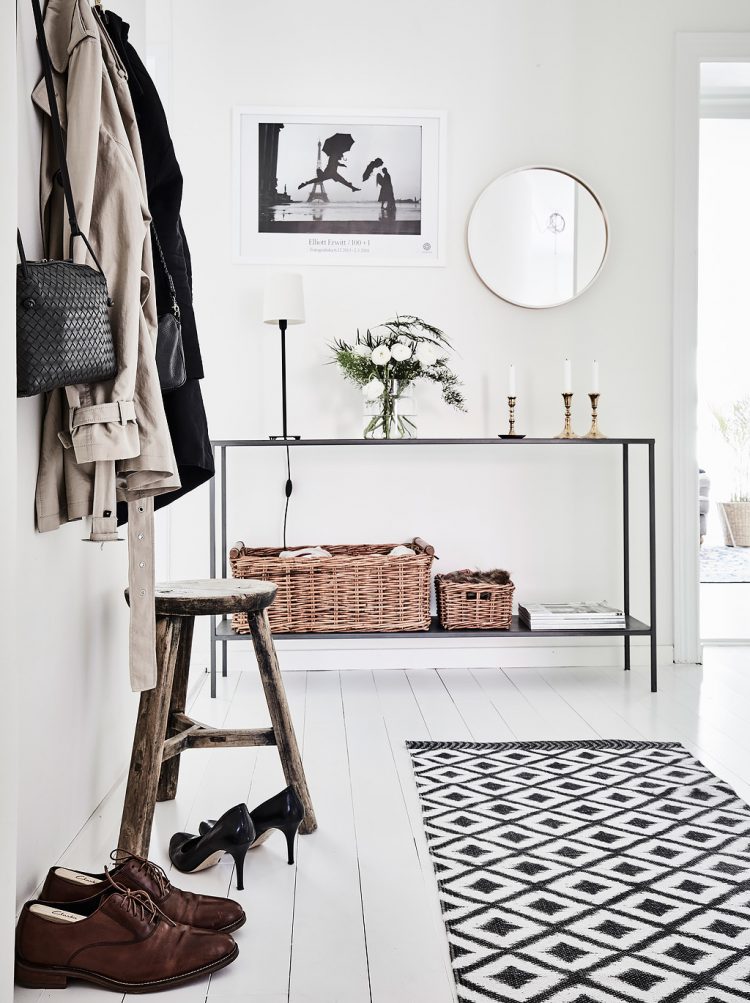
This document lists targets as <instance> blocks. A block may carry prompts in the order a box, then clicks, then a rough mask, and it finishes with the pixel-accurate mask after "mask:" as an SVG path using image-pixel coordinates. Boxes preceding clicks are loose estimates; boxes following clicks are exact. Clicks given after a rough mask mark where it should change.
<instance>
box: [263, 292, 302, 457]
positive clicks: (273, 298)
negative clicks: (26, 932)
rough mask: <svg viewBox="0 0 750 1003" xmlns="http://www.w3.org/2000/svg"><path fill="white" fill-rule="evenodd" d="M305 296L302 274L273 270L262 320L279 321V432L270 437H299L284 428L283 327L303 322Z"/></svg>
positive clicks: (271, 322)
mask: <svg viewBox="0 0 750 1003" xmlns="http://www.w3.org/2000/svg"><path fill="white" fill-rule="evenodd" d="M304 322H305V296H304V292H303V290H302V276H301V275H299V274H298V273H297V272H276V273H274V274H273V275H269V277H268V279H267V280H266V288H265V292H264V295H263V323H264V324H278V325H279V331H281V413H282V434H281V435H270V436H269V439H299V438H300V436H298V435H288V434H287V427H286V329H287V325H288V324H304Z"/></svg>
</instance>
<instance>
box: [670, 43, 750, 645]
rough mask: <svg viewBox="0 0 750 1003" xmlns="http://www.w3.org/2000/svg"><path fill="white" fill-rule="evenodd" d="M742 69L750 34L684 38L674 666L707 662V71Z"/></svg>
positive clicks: (680, 55) (678, 133)
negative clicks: (701, 285) (703, 635)
mask: <svg viewBox="0 0 750 1003" xmlns="http://www.w3.org/2000/svg"><path fill="white" fill-rule="evenodd" d="M735 61H736V62H750V32H736V33H732V34H724V33H721V34H719V33H711V34H708V33H706V34H703V33H701V34H698V33H681V32H680V33H678V34H677V37H676V50H675V201H674V211H675V222H674V248H675V250H674V310H673V332H672V346H673V347H672V351H673V384H672V391H673V392H672V398H673V428H674V433H673V435H674V441H673V456H674V462H673V471H672V475H673V479H672V487H673V497H674V531H673V545H674V561H673V569H674V660H675V662H700V661H701V657H702V656H701V644H700V618H699V610H700V603H699V598H700V588H699V558H698V555H699V543H698V539H699V526H698V469H697V464H696V441H697V427H696V426H697V416H698V388H697V378H696V376H697V373H696V370H697V353H698V158H699V131H700V65H701V63H705V62H715V63H720V62H735Z"/></svg>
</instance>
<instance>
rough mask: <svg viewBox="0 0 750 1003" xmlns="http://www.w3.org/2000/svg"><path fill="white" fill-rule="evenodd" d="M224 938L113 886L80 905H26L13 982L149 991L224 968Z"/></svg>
mask: <svg viewBox="0 0 750 1003" xmlns="http://www.w3.org/2000/svg"><path fill="white" fill-rule="evenodd" d="M238 953H239V948H238V947H237V945H236V944H235V942H234V940H233V938H232V937H230V936H229V934H228V933H214V932H212V931H210V930H196V929H193V927H189V926H183V925H182V924H181V923H175V922H173V921H172V920H171V919H168V918H167V917H166V916H164V915H163V913H161V912H160V911H159V907H158V906H157V905H155V904H154V903H153V902H152V901H151V899H150V898H149V897H148V895H147V894H146V893H145V892H143V891H131V890H129V889H126V888H124V887H122V888H114V889H112V891H111V892H108V893H106V894H104V895H96V896H94V897H93V898H90V899H85V900H84V901H82V902H75V903H64V902H63V903H59V904H51V903H48V902H39V901H34V902H27V903H26V904H25V905H24V907H23V909H22V910H21V915H20V917H19V920H18V925H17V927H16V972H15V974H16V982H17V984H18V985H20V986H26V987H28V988H31V989H64V988H65V987H66V986H67V984H68V980H69V979H80V980H82V981H84V982H93V983H94V984H95V985H98V986H104V987H105V988H106V989H114V990H116V991H117V992H120V993H149V992H157V991H158V990H161V989H170V988H172V986H177V985H180V984H181V983H183V982H188V981H189V980H190V979H194V978H198V977H199V976H202V975H207V974H208V973H209V972H215V971H218V970H219V969H220V968H224V967H225V966H226V965H229V964H231V962H232V961H234V959H235V958H236V957H237V955H238Z"/></svg>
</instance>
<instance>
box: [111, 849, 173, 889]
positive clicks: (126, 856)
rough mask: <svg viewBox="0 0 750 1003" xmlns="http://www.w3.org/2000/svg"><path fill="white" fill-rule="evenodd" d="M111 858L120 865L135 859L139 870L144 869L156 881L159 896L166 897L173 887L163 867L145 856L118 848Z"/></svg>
mask: <svg viewBox="0 0 750 1003" xmlns="http://www.w3.org/2000/svg"><path fill="white" fill-rule="evenodd" d="M109 858H110V860H111V861H112V862H113V863H115V864H117V866H118V867H119V866H121V865H122V864H127V862H128V861H129V860H133V861H135V865H136V867H137V868H138V870H140V871H143V873H144V874H146V875H147V877H149V878H151V880H152V881H154V882H155V883H156V887H157V888H158V889H159V898H164V896H165V895H166V894H167V892H168V891H169V890H170V888H171V887H172V885H171V884H170V881H169V878H168V877H167V874H166V871H165V870H164V868H163V867H159V865H158V864H155V863H154V862H153V861H152V860H147V859H146V858H145V857H139V856H138V854H137V853H131V852H130V850H121V849H117V850H113V851H112V852H111V853H110V855H109Z"/></svg>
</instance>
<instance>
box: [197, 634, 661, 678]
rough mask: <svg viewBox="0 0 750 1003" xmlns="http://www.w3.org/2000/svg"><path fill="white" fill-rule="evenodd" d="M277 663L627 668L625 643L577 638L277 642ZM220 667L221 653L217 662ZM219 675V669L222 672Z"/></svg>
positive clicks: (639, 653) (248, 660) (236, 646)
mask: <svg viewBox="0 0 750 1003" xmlns="http://www.w3.org/2000/svg"><path fill="white" fill-rule="evenodd" d="M228 648H229V658H228V661H229V666H230V668H241V667H242V666H243V664H245V665H247V664H252V663H253V661H254V655H253V653H252V650H251V645H250V642H249V641H247V642H245V641H232V642H231V643H230V644H229V645H228ZM276 649H277V651H278V654H279V662H280V663H281V668H282V669H283V670H284V671H288V672H294V671H314V670H317V669H322V670H326V669H328V670H330V669H335V670H340V669H365V670H372V669H459V668H473V669H481V668H494V667H496V666H502V667H503V668H516V667H524V666H528V667H530V668H547V667H553V666H578V665H580V666H587V665H601V666H621V665H622V664H623V642H622V640H621V639H620V638H617V639H615V640H614V641H607V642H604V643H602V641H599V640H597V641H595V642H593V643H589V644H581V643H580V640H579V639H575V640H574V639H573V638H571V639H570V640H567V639H565V638H562V639H561V640H560V642H559V643H556V644H554V645H552V644H549V642H546V643H545V642H544V641H542V640H541V639H540V640H539V641H536V642H535V641H533V640H527V639H525V638H524V639H520V640H519V639H514V638H509V639H508V640H507V641H505V640H498V639H497V638H491V639H490V638H486V639H481V638H477V639H476V640H473V639H472V640H470V641H467V640H466V639H463V638H461V639H458V638H456V639H453V638H445V639H442V638H441V639H440V640H430V641H427V642H421V643H420V641H418V640H416V639H410V640H409V641H408V643H406V644H405V643H404V642H403V641H402V640H399V639H398V638H393V639H391V640H389V639H387V638H382V639H379V640H378V641H377V643H373V641H372V640H369V639H362V640H361V641H357V640H346V641H322V640H317V641H311V642H309V643H307V642H302V641H296V640H295V641H284V640H283V639H281V638H277V640H276ZM630 650H631V664H632V665H634V666H639V665H648V664H649V645H648V639H647V638H642V637H634V638H631V642H630ZM657 658H658V661H659V664H660V665H666V664H670V665H671V664H672V662H673V659H674V652H673V648H672V645H671V644H660V645H659V646H658V648H657ZM217 662H218V664H219V666H220V665H221V658H220V654H219V656H218V657H217ZM193 665H194V667H195V666H196V665H198V666H204V667H205V666H207V665H208V652H207V651H206V650H205V648H201V650H199V651H198V650H196V651H195V652H194V661H193ZM219 671H221V670H219Z"/></svg>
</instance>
